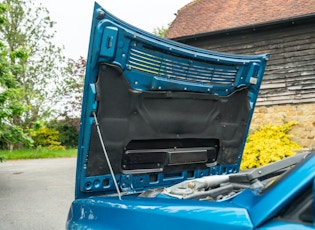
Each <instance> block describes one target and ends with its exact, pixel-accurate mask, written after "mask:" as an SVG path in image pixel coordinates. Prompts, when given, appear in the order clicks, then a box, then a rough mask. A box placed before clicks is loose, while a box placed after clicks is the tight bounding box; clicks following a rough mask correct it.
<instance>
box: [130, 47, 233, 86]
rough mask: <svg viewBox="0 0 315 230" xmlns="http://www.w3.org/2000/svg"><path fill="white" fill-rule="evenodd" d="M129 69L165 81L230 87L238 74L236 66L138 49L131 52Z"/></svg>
mask: <svg viewBox="0 0 315 230" xmlns="http://www.w3.org/2000/svg"><path fill="white" fill-rule="evenodd" d="M127 68H129V69H130V70H131V69H135V70H137V71H141V72H146V73H150V74H154V75H156V76H159V77H162V78H165V79H172V80H178V81H185V82H194V83H199V84H205V85H208V84H211V85H213V84H219V85H228V86H233V85H234V82H235V79H236V76H237V72H238V71H237V68H236V67H235V66H228V65H217V64H211V63H206V62H201V61H196V60H187V58H185V59H184V58H180V57H177V56H174V55H169V54H164V53H161V52H156V51H153V52H152V51H151V50H148V51H147V50H145V49H143V50H140V49H136V48H132V49H131V51H130V57H129V60H128V63H127Z"/></svg>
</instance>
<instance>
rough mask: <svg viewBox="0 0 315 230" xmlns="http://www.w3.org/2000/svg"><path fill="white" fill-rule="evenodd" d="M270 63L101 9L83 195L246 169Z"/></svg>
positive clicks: (92, 57) (86, 117)
mask: <svg viewBox="0 0 315 230" xmlns="http://www.w3.org/2000/svg"><path fill="white" fill-rule="evenodd" d="M267 59H268V55H267V54H263V55H256V56H243V55H232V54H224V53H217V52H212V51H208V50H203V49H198V48H195V47H191V46H187V45H183V44H180V43H177V42H174V41H170V40H166V39H163V38H160V37H157V36H155V35H153V34H150V33H147V32H144V31H142V30H140V29H137V28H135V27H133V26H131V25H129V24H127V23H125V22H123V21H121V20H120V19H118V18H116V17H114V16H113V15H111V14H110V13H109V12H107V11H106V10H104V9H103V8H102V7H101V6H99V5H98V4H97V3H96V4H95V7H94V14H93V20H92V27H91V36H90V45H89V53H88V60H87V68H86V78H85V86H84V97H83V104H82V115H81V127H80V137H79V146H78V162H77V175H76V198H81V197H87V196H91V195H98V194H112V193H116V192H117V190H119V191H120V192H123V193H128V194H130V193H135V192H139V191H143V190H146V189H148V188H157V187H163V186H168V185H172V184H174V183H178V182H180V181H183V180H186V179H188V178H198V177H202V176H206V175H213V174H223V173H234V172H237V171H238V170H239V165H240V161H241V157H242V151H243V147H244V143H245V140H246V136H247V133H248V129H249V125H250V120H251V117H252V114H253V111H254V107H255V102H256V99H257V96H258V91H259V87H260V84H261V81H262V77H263V73H264V69H265V65H266V61H267Z"/></svg>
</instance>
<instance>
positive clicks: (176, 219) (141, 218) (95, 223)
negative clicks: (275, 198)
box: [67, 197, 253, 230]
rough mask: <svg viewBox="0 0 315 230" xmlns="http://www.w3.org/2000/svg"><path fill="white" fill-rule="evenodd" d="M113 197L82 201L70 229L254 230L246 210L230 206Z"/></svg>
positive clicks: (74, 209)
mask: <svg viewBox="0 0 315 230" xmlns="http://www.w3.org/2000/svg"><path fill="white" fill-rule="evenodd" d="M208 204H209V203H208V202H200V201H189V200H186V201H183V200H175V199H148V198H135V197H124V198H123V200H122V201H120V200H118V199H117V198H110V197H107V198H106V197H91V198H87V199H78V200H76V201H75V202H74V203H73V205H72V209H71V210H70V213H69V218H68V223H67V228H68V229H73V230H74V229H125V228H129V229H139V230H140V229H151V230H155V229H158V230H160V229H209V228H210V229H226V230H228V229H243V230H245V229H252V228H253V226H252V224H251V222H250V219H249V216H248V214H247V211H246V210H245V209H242V208H239V207H237V206H234V205H231V204H228V203H225V204H223V203H212V205H208Z"/></svg>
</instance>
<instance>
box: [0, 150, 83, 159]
mask: <svg viewBox="0 0 315 230" xmlns="http://www.w3.org/2000/svg"><path fill="white" fill-rule="evenodd" d="M75 156H77V149H66V150H52V149H48V148H40V149H15V150H13V151H12V152H10V151H9V150H0V158H1V157H3V158H4V160H18V159H39V158H57V157H75Z"/></svg>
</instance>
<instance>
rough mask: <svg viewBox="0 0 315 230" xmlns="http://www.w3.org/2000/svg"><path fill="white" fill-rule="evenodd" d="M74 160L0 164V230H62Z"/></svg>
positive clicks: (69, 196) (68, 200)
mask: <svg viewBox="0 0 315 230" xmlns="http://www.w3.org/2000/svg"><path fill="white" fill-rule="evenodd" d="M75 166H76V158H57V159H39V160H18V161H6V162H4V163H0V207H1V208H0V229H1V230H2V229H4V230H10V229H14V230H19V229H23V230H24V229H31V230H37V229H38V230H39V229H40V230H43V229H49V230H54V229H56V230H57V229H58V230H60V229H65V223H66V219H67V215H68V210H69V207H70V204H71V202H72V200H73V198H74V183H75Z"/></svg>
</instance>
